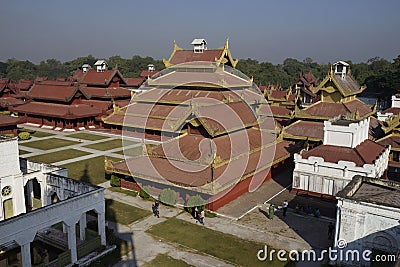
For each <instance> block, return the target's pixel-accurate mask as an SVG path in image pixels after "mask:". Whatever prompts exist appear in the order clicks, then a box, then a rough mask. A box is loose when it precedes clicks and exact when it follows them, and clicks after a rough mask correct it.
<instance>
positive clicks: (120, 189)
mask: <svg viewBox="0 0 400 267" xmlns="http://www.w3.org/2000/svg"><path fill="white" fill-rule="evenodd" d="M107 189H108V190H110V191H113V192H118V193H122V194H125V195H127V196H131V197H137V195H138V192H136V191H131V190H126V189H122V188H120V187H110V188H107Z"/></svg>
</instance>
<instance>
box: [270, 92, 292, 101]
mask: <svg viewBox="0 0 400 267" xmlns="http://www.w3.org/2000/svg"><path fill="white" fill-rule="evenodd" d="M288 93H289V92H288V91H275V90H274V91H271V92H270V97H272V98H276V99H283V100H286V95H287V94H288Z"/></svg>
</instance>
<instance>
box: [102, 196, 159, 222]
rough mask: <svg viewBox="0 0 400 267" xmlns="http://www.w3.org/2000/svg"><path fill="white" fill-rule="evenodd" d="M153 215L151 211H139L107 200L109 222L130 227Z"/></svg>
mask: <svg viewBox="0 0 400 267" xmlns="http://www.w3.org/2000/svg"><path fill="white" fill-rule="evenodd" d="M151 214H152V213H151V211H149V210H143V209H139V208H136V207H133V206H130V205H127V204H125V203H122V202H118V201H115V200H112V199H106V219H107V220H110V221H114V222H118V223H121V224H125V225H128V224H131V223H133V222H134V221H137V220H140V219H143V218H145V217H147V216H149V215H151Z"/></svg>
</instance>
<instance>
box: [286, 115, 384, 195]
mask: <svg viewBox="0 0 400 267" xmlns="http://www.w3.org/2000/svg"><path fill="white" fill-rule="evenodd" d="M368 129H369V118H366V119H364V120H362V121H354V120H348V119H345V118H335V119H334V120H331V121H325V122H324V142H323V145H320V146H317V147H315V148H313V149H311V150H310V151H304V152H303V153H301V154H295V155H294V162H295V169H294V172H293V184H292V188H293V191H294V192H297V193H305V194H311V195H316V196H322V197H330V198H332V197H333V196H335V195H336V193H337V192H339V191H340V190H342V189H343V188H344V187H345V186H346V185H347V184H348V183H349V182H350V181H351V179H352V178H353V177H354V176H355V175H363V176H367V177H371V178H380V177H381V176H382V175H383V174H384V171H385V170H386V169H387V166H388V161H389V153H390V146H389V147H388V148H386V147H384V146H382V145H379V144H377V143H375V142H373V141H371V140H369V139H368Z"/></svg>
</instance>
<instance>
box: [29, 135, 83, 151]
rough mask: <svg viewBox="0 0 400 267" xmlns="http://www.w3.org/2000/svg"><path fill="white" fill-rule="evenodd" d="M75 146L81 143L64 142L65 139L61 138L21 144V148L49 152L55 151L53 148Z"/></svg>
mask: <svg viewBox="0 0 400 267" xmlns="http://www.w3.org/2000/svg"><path fill="white" fill-rule="evenodd" d="M75 144H79V142H74V141H69V140H64V139H60V138H49V139H46V140H37V141H31V142H26V143H23V144H21V146H27V147H32V148H37V149H43V150H49V149H53V148H58V147H64V146H70V145H75Z"/></svg>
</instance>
